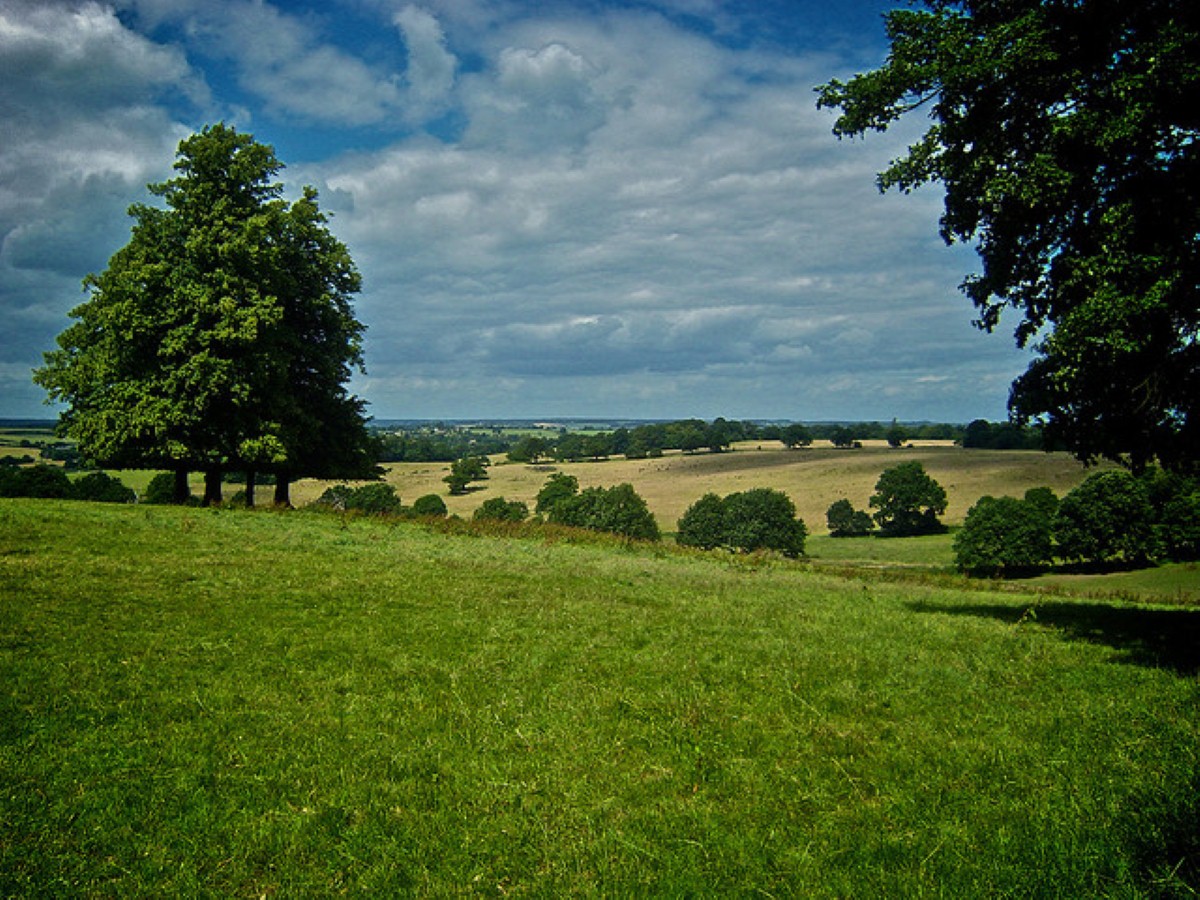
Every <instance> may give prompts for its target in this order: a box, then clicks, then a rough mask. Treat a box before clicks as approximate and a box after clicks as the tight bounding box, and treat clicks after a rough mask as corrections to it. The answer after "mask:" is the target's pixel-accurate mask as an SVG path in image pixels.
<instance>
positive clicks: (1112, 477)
mask: <svg viewBox="0 0 1200 900" xmlns="http://www.w3.org/2000/svg"><path fill="white" fill-rule="evenodd" d="M954 551H955V560H956V562H957V564H958V566H959V568H961V569H963V570H966V571H971V572H976V573H980V574H992V575H1000V574H1013V573H1019V572H1021V571H1027V570H1031V569H1036V568H1040V567H1043V566H1047V565H1049V564H1050V563H1051V562H1053V560H1054V559H1056V558H1057V559H1061V560H1064V561H1065V562H1068V563H1083V564H1088V565H1113V564H1121V565H1125V564H1129V565H1141V564H1145V563H1147V562H1149V561H1152V560H1160V559H1172V560H1177V561H1184V560H1194V559H1198V558H1200V483H1198V482H1197V481H1196V480H1194V479H1189V478H1186V477H1184V476H1181V475H1178V474H1172V473H1167V472H1163V471H1161V470H1151V471H1150V472H1147V473H1145V474H1143V475H1141V476H1135V475H1133V474H1132V473H1130V472H1128V471H1126V470H1124V469H1113V470H1109V471H1104V472H1096V473H1094V474H1093V475H1091V476H1089V477H1088V478H1087V479H1086V480H1085V481H1084V482H1083V483H1082V484H1080V485H1079V486H1078V487H1076V488H1074V489H1073V490H1071V491H1070V492H1069V493H1068V494H1067V495H1066V496H1064V497H1063V498H1062V500H1061V501H1057V500H1056V499H1055V497H1054V494H1053V493H1052V492H1051V491H1050V490H1049V489H1048V488H1034V489H1032V490H1030V491H1027V492H1026V494H1025V497H1024V499H1023V500H1016V499H1014V498H1012V497H1000V498H993V497H983V498H981V499H980V501H979V502H978V503H976V504H975V506H973V507H972V508H971V509H970V511H969V512H968V513H967V518H966V521H965V522H964V524H963V527H962V529H961V530H960V531H959V533H958V534H957V535H955V539H954Z"/></svg>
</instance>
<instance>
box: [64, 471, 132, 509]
mask: <svg viewBox="0 0 1200 900" xmlns="http://www.w3.org/2000/svg"><path fill="white" fill-rule="evenodd" d="M71 496H72V497H74V498H75V499H76V500H90V501H92V502H93V503H133V502H134V501H135V500H137V494H135V493H134V492H133V488H131V487H126V486H125V485H124V484H122V483H121V480H120V479H119V478H113V477H112V476H111V475H106V474H105V473H104V472H89V473H88V474H87V475H84V476H83V477H82V478H80V479H79V480H78V481H76V482H75V483H74V484H73V485H71Z"/></svg>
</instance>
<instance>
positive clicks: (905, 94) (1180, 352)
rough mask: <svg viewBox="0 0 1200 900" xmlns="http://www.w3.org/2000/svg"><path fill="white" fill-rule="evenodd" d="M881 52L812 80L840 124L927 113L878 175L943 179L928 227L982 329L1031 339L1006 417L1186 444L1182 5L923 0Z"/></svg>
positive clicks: (1094, 435)
mask: <svg viewBox="0 0 1200 900" xmlns="http://www.w3.org/2000/svg"><path fill="white" fill-rule="evenodd" d="M914 6H915V7H916V8H912V9H898V10H895V11H893V12H890V13H888V14H887V16H886V22H887V32H888V37H889V38H890V41H891V52H890V55H889V56H888V58H887V60H886V62H885V63H884V65H882V66H881V67H880V68H879V69H877V70H875V71H872V72H867V73H865V74H860V75H857V76H855V77H853V78H852V79H850V80H849V81H848V82H844V83H843V82H841V81H837V80H834V81H830V82H829V83H828V84H826V85H823V86H822V87H820V88H818V90H819V92H820V99H819V105H820V106H823V107H836V108H839V109H840V110H841V116H840V118H838V120H837V123H836V125H835V127H834V131H835V133H836V134H837V135H839V136H852V135H862V134H864V133H865V132H867V131H868V130H876V131H882V130H886V129H887V128H888V127H889V126H891V125H892V124H893V123H894V122H896V121H897V120H898V119H900V118H901V117H902V116H904V115H905V114H906V113H909V112H911V111H914V110H917V109H927V110H928V113H929V117H930V119H931V122H932V124H931V125H930V127H929V129H928V131H927V132H926V133H925V135H924V137H923V138H922V139H921V140H919V141H918V142H917V143H915V144H914V145H913V146H911V147H910V148H909V150H908V153H907V155H905V156H904V157H902V158H900V159H897V160H895V161H894V162H892V163H891V165H890V166H889V167H888V168H887V170H886V171H884V172H882V173H881V174H880V175H879V185H880V187H881V189H885V190H886V189H888V188H892V187H896V188H899V189H900V190H902V191H905V192H907V191H909V190H911V189H912V188H914V187H916V186H918V185H922V184H925V183H928V182H932V181H940V182H941V183H942V184H943V185H944V187H945V192H946V196H945V209H944V213H943V215H942V218H941V233H942V236H943V238H944V239H945V240H946V241H947V242H948V243H951V242H955V241H964V242H973V243H974V244H975V245H976V248H977V250H978V254H979V258H980V261H981V271H980V272H978V273H977V274H975V275H971V276H970V277H968V278H967V279H966V281H965V282H964V283H963V289H964V290H965V292H966V293H967V295H968V296H969V297H970V298H971V300H972V301H973V302H974V304H975V306H976V307H977V309H978V311H979V318H978V324H979V325H980V326H981V327H982V328H984V329H986V330H988V331H990V330H992V329H993V328H995V327H996V326H997V325H998V324H999V322H1000V318H1001V313H1002V311H1003V310H1005V309H1006V308H1012V309H1015V310H1017V311H1018V312H1017V314H1018V316H1019V321H1018V324H1017V327H1016V338H1017V342H1018V343H1019V344H1020V345H1021V346H1025V345H1031V346H1033V347H1034V349H1036V351H1037V353H1038V355H1037V357H1036V358H1035V359H1034V361H1033V362H1032V363H1031V365H1030V366H1029V369H1028V371H1027V372H1026V373H1025V374H1024V375H1022V376H1021V377H1020V378H1019V379H1017V381H1016V382H1015V383H1014V385H1013V388H1012V391H1011V394H1010V397H1009V408H1010V411H1011V413H1012V414H1013V416H1014V418H1016V419H1017V420H1018V421H1028V420H1041V421H1044V422H1045V423H1046V435H1047V437H1048V438H1049V439H1051V440H1056V441H1061V442H1063V443H1064V444H1065V445H1066V446H1068V447H1069V448H1070V449H1071V450H1072V451H1073V452H1074V453H1075V454H1076V455H1077V456H1079V457H1080V458H1082V459H1085V460H1090V459H1094V458H1096V457H1100V456H1104V457H1109V458H1113V459H1118V460H1121V461H1123V462H1125V463H1127V464H1129V465H1131V466H1132V467H1133V468H1134V469H1140V468H1142V467H1144V466H1145V465H1146V464H1147V463H1148V462H1149V461H1150V460H1152V459H1154V458H1157V459H1159V460H1160V461H1161V462H1162V463H1163V465H1165V466H1167V467H1170V468H1174V469H1189V468H1194V467H1195V466H1196V465H1197V459H1198V458H1200V454H1198V452H1197V450H1198V447H1200V343H1198V332H1200V299H1198V298H1200V247H1198V244H1200V144H1198V142H1197V139H1198V137H1200V102H1198V99H1197V98H1200V4H1197V3H1196V2H1194V0H1071V2H1068V0H922V2H921V3H919V4H916V3H915V4H914Z"/></svg>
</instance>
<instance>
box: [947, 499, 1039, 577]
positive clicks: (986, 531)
mask: <svg viewBox="0 0 1200 900" xmlns="http://www.w3.org/2000/svg"><path fill="white" fill-rule="evenodd" d="M1051 552H1052V543H1051V529H1050V519H1049V518H1047V517H1046V515H1045V513H1044V512H1043V509H1042V508H1040V507H1039V506H1038V505H1037V504H1036V502H1034V503H1031V502H1029V501H1027V500H1017V499H1014V498H1013V497H1000V498H999V499H997V498H994V497H981V498H980V500H979V502H978V503H976V504H975V505H974V506H973V507H971V509H970V510H969V511H968V512H967V519H966V522H965V523H963V527H962V530H961V531H959V532H958V534H956V535H955V536H954V556H955V562H956V563H957V565H958V567H959V568H960V569H963V570H964V571H969V572H976V573H989V574H1000V573H1012V572H1017V571H1022V570H1029V569H1035V568H1037V567H1039V566H1043V565H1046V564H1047V563H1049V562H1050V558H1051Z"/></svg>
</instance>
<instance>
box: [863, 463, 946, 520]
mask: <svg viewBox="0 0 1200 900" xmlns="http://www.w3.org/2000/svg"><path fill="white" fill-rule="evenodd" d="M871 506H872V507H873V508H875V509H878V512H876V513H875V521H876V523H877V524H878V525H879V530H880V533H881V534H882V535H883V536H884V537H902V536H906V535H915V534H936V533H938V532H940V531H942V523H941V522H940V521H939V520H938V516H940V515H941V514H942V513H944V512H945V511H946V491H945V490H944V489H943V488H942V486H941V485H940V484H938V483H937V482H936V481H934V480H933V479H932V478H930V477H929V475H928V474H927V473H926V472H925V467H924V466H922V465H921V464H920V463H919V462H917V461H916V460H913V461H911V462H905V463H901V464H900V465H898V466H895V467H893V468H891V469H887V470H885V471H884V472H883V474H882V475H880V476H879V481H878V482H876V484H875V493H874V495H873V496H872V497H871Z"/></svg>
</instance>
